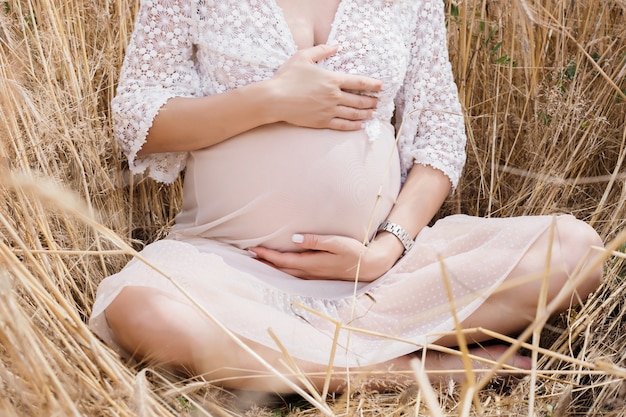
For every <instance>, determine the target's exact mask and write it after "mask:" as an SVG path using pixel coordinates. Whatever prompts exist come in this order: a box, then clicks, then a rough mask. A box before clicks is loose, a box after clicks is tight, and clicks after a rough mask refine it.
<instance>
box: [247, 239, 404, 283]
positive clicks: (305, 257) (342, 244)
mask: <svg viewBox="0 0 626 417" xmlns="http://www.w3.org/2000/svg"><path fill="white" fill-rule="evenodd" d="M293 240H294V244H295V245H297V246H299V247H300V248H302V249H305V251H304V252H280V251H276V250H273V249H268V248H264V247H254V248H250V250H251V251H252V252H254V253H256V255H257V259H259V260H260V261H262V262H265V263H267V264H269V265H272V266H274V267H275V268H277V269H280V270H281V271H283V272H286V273H288V274H289V275H293V276H295V277H298V278H302V279H328V280H342V281H354V280H355V279H356V278H357V271H358V279H359V281H362V282H371V281H374V280H375V279H376V278H378V277H380V276H381V275H383V274H384V273H385V272H387V271H388V270H389V269H390V268H391V267H392V266H393V264H394V263H395V262H396V260H397V259H398V257H399V256H400V255H399V254H398V255H397V256H396V255H394V251H395V252H397V245H396V246H395V247H394V246H393V245H390V244H385V242H384V241H383V240H380V239H375V240H374V241H372V242H371V243H370V245H369V246H367V247H366V246H364V245H363V243H362V242H359V241H358V240H356V239H352V238H349V237H345V236H332V235H314V234H304V235H299V234H298V235H294V239H293ZM400 253H401V252H400ZM359 265H360V267H359Z"/></svg>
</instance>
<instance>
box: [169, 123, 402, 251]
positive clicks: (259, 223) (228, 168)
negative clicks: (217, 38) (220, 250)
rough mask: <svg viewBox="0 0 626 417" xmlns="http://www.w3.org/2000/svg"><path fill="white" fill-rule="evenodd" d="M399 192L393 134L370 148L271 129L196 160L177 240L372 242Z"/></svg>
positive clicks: (361, 141)
mask: <svg viewBox="0 0 626 417" xmlns="http://www.w3.org/2000/svg"><path fill="white" fill-rule="evenodd" d="M399 188H400V169H399V162H398V157H397V152H396V151H395V146H394V136H393V129H392V127H391V126H390V125H384V126H383V127H382V129H381V135H380V137H379V138H377V139H376V140H374V141H370V140H369V138H368V137H367V135H366V133H365V132H364V131H355V132H338V131H333V130H318V129H307V128H301V127H296V126H291V125H287V124H282V123H281V124H273V125H268V126H263V127H260V128H256V129H253V130H251V131H248V132H246V133H243V134H241V135H239V136H237V137H234V138H232V139H229V140H227V141H225V142H222V143H220V144H218V145H215V146H212V147H210V148H206V149H203V150H200V151H195V152H192V153H191V154H190V156H189V160H188V162H187V170H186V173H185V185H184V194H183V207H182V211H181V213H180V214H179V216H178V217H177V219H176V226H175V227H174V230H173V231H174V232H175V233H177V234H179V235H185V236H200V237H205V238H210V239H216V240H220V241H222V242H225V243H229V244H233V245H235V246H238V247H240V248H247V247H252V246H257V245H263V246H267V247H271V248H274V249H279V250H294V249H295V246H294V245H293V244H292V243H291V235H292V234H293V233H318V234H336V235H343V236H349V237H353V238H355V239H359V240H363V239H365V238H370V237H371V236H372V235H373V233H374V232H375V229H376V227H377V226H378V225H379V224H380V223H381V222H382V221H383V220H384V219H385V218H386V217H387V214H388V213H389V210H391V207H392V206H393V203H394V201H395V198H396V197H397V194H398V192H399Z"/></svg>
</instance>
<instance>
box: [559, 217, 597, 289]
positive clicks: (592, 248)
mask: <svg viewBox="0 0 626 417" xmlns="http://www.w3.org/2000/svg"><path fill="white" fill-rule="evenodd" d="M555 239H556V241H555V243H556V245H558V253H559V257H560V259H561V261H562V262H563V264H564V266H565V268H566V271H567V274H568V279H573V280H575V281H576V283H577V292H578V293H579V295H580V296H582V297H583V298H584V297H586V296H587V295H589V293H591V292H592V291H594V290H595V289H596V288H597V287H598V286H599V285H600V283H601V280H602V270H603V268H602V263H601V262H598V259H599V258H600V257H601V256H602V248H603V246H604V243H603V242H602V239H601V238H600V236H599V235H598V233H597V232H596V231H595V230H594V229H593V228H592V227H591V226H590V225H589V224H588V223H586V222H583V221H581V220H577V219H575V218H573V217H570V216H567V217H560V218H559V219H558V224H557V234H556V235H555Z"/></svg>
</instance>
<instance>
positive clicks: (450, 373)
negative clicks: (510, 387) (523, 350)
mask: <svg viewBox="0 0 626 417" xmlns="http://www.w3.org/2000/svg"><path fill="white" fill-rule="evenodd" d="M507 349H508V347H507V346H504V345H493V346H481V347H476V348H472V349H469V353H470V355H472V356H475V357H477V358H482V359H485V360H486V361H481V360H479V359H473V360H471V369H472V372H473V373H474V374H475V375H476V377H477V378H480V375H481V374H483V373H484V371H485V370H489V369H491V368H492V367H493V366H494V365H492V364H490V363H489V362H488V361H491V362H498V361H499V359H500V358H501V357H502V355H503V354H504V353H505V352H506V350H507ZM419 355H420V354H419V353H418V356H419ZM504 364H505V365H509V366H512V367H514V368H517V369H521V370H528V369H530V368H531V366H532V361H531V360H530V358H528V357H526V356H523V355H520V354H517V353H516V354H514V355H513V356H511V357H510V358H509V359H507V360H506V362H505V363H504ZM424 369H425V370H426V373H427V374H428V376H429V378H430V380H431V381H432V382H437V381H440V382H443V381H449V380H452V381H454V382H463V381H465V380H466V378H467V375H468V373H467V371H466V368H465V364H464V362H463V358H462V356H460V355H454V354H448V353H441V352H435V351H430V352H428V353H426V358H425V360H424ZM496 374H498V375H506V376H511V375H515V372H514V370H507V372H497V373H496Z"/></svg>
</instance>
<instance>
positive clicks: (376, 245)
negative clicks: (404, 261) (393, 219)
mask: <svg viewBox="0 0 626 417" xmlns="http://www.w3.org/2000/svg"><path fill="white" fill-rule="evenodd" d="M369 248H370V249H371V250H372V251H373V252H375V258H376V259H375V260H374V262H375V264H376V265H377V268H376V269H381V270H383V273H385V272H387V271H388V270H390V269H391V267H393V266H394V265H395V263H396V262H397V261H398V259H400V258H401V257H402V255H403V254H404V246H403V245H402V242H400V240H398V238H397V237H395V236H394V235H392V234H391V233H378V234H377V235H376V237H375V238H374V240H372V242H371V243H370V245H369Z"/></svg>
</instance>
